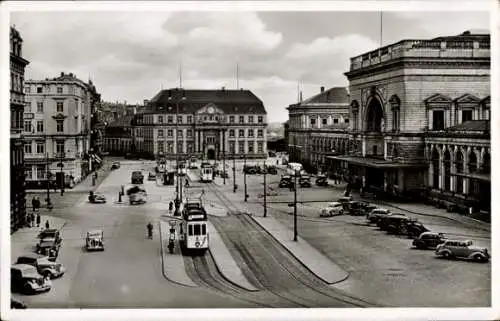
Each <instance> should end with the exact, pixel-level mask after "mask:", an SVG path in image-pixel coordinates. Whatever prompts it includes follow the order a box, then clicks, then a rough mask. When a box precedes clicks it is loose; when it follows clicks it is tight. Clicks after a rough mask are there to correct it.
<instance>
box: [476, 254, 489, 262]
mask: <svg viewBox="0 0 500 321" xmlns="http://www.w3.org/2000/svg"><path fill="white" fill-rule="evenodd" d="M474 260H475V261H477V262H482V263H486V262H488V259H487V258H486V257H484V256H482V255H480V254H476V255H474Z"/></svg>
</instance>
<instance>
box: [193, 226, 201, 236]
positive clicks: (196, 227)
mask: <svg viewBox="0 0 500 321" xmlns="http://www.w3.org/2000/svg"><path fill="white" fill-rule="evenodd" d="M200 232H201V228H200V224H196V225H194V235H200Z"/></svg>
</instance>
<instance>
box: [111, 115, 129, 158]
mask: <svg viewBox="0 0 500 321" xmlns="http://www.w3.org/2000/svg"><path fill="white" fill-rule="evenodd" d="M133 120H134V116H133V115H132V116H122V117H120V118H118V119H117V120H116V121H114V122H112V123H111V124H108V125H107V126H106V129H105V130H106V132H105V138H104V151H106V152H107V153H110V154H113V155H126V154H127V153H132V152H134V151H133V148H132V136H133V130H134V128H133Z"/></svg>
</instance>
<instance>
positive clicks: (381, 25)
mask: <svg viewBox="0 0 500 321" xmlns="http://www.w3.org/2000/svg"><path fill="white" fill-rule="evenodd" d="M382 15H383V13H382V11H380V47H382V20H383V18H382Z"/></svg>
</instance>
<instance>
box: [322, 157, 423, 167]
mask: <svg viewBox="0 0 500 321" xmlns="http://www.w3.org/2000/svg"><path fill="white" fill-rule="evenodd" d="M326 158H328V159H334V160H339V161H344V162H347V163H350V164H355V165H361V166H366V167H374V168H425V167H427V166H429V165H428V164H425V163H417V164H407V163H398V162H394V161H388V160H383V159H376V158H368V157H360V156H326Z"/></svg>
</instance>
